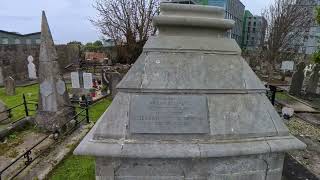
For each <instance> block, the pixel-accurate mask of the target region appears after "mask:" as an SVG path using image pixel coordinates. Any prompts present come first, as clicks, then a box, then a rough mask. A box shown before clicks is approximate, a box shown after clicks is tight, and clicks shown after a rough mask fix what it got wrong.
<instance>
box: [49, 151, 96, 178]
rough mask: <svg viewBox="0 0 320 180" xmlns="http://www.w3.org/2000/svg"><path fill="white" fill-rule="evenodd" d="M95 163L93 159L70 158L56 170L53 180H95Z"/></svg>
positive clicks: (82, 157)
mask: <svg viewBox="0 0 320 180" xmlns="http://www.w3.org/2000/svg"><path fill="white" fill-rule="evenodd" d="M94 167H95V161H94V158H93V157H84V156H73V155H71V156H69V157H68V158H66V159H65V160H64V161H63V162H62V163H61V164H59V167H58V168H57V169H55V170H54V172H53V174H52V176H51V177H50V178H49V179H51V180H80V179H81V180H91V179H92V180H94V179H95V169H94Z"/></svg>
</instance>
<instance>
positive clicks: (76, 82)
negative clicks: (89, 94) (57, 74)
mask: <svg viewBox="0 0 320 180" xmlns="http://www.w3.org/2000/svg"><path fill="white" fill-rule="evenodd" d="M71 84H72V88H80V81H79V73H78V72H72V73H71Z"/></svg>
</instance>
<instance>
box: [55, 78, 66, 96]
mask: <svg viewBox="0 0 320 180" xmlns="http://www.w3.org/2000/svg"><path fill="white" fill-rule="evenodd" d="M56 85H57V92H58V93H59V94H60V95H63V94H64V92H66V85H65V83H64V82H63V81H62V80H61V79H59V80H58V82H57V84H56Z"/></svg>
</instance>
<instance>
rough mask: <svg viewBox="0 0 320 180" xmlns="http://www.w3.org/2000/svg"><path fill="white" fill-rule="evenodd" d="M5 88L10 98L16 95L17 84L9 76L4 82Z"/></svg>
mask: <svg viewBox="0 0 320 180" xmlns="http://www.w3.org/2000/svg"><path fill="white" fill-rule="evenodd" d="M4 87H5V90H6V94H7V95H8V96H13V95H15V94H16V82H15V80H14V79H13V78H12V77H11V76H8V77H7V78H6V79H5V80H4Z"/></svg>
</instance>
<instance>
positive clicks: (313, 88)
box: [306, 64, 320, 95]
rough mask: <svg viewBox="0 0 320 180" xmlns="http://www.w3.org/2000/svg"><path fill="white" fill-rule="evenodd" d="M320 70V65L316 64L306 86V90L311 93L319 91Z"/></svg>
mask: <svg viewBox="0 0 320 180" xmlns="http://www.w3.org/2000/svg"><path fill="white" fill-rule="evenodd" d="M319 71H320V65H319V64H316V65H315V66H314V67H313V69H312V73H311V76H310V79H309V82H308V85H307V88H306V92H307V94H309V95H312V94H316V93H317V88H318V82H319Z"/></svg>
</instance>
